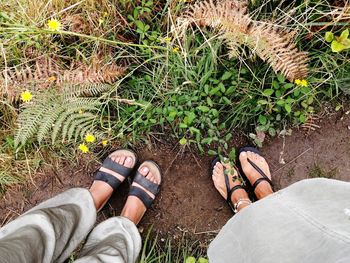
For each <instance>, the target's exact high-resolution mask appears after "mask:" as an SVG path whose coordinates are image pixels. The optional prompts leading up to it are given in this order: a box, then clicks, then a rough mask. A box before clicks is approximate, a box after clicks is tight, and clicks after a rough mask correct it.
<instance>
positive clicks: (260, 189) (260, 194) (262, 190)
mask: <svg viewBox="0 0 350 263" xmlns="http://www.w3.org/2000/svg"><path fill="white" fill-rule="evenodd" d="M248 159H249V160H250V161H251V162H253V163H254V164H256V165H257V166H258V167H259V168H260V169H261V170H262V171H263V172H264V173H265V175H266V176H267V177H268V178H269V179H270V180H271V173H270V169H269V165H268V164H267V162H266V160H265V158H264V157H262V156H260V155H258V154H256V153H254V152H250V151H247V152H242V153H241V154H240V155H239V160H240V162H241V166H242V169H243V172H244V174H245V175H246V176H247V178H248V180H249V182H250V184H251V185H253V184H254V183H255V181H256V180H258V179H259V178H262V177H263V176H262V175H261V174H260V173H259V172H258V171H257V170H256V169H255V168H254V167H253V166H252V165H251V164H250V163H249V161H248ZM254 193H255V195H256V197H257V198H258V199H262V198H264V197H266V196H268V195H270V194H272V193H273V190H272V187H271V185H270V184H269V182H267V181H265V180H264V181H261V182H260V183H259V184H258V185H257V187H256V188H255V191H254Z"/></svg>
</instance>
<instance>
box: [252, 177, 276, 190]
mask: <svg viewBox="0 0 350 263" xmlns="http://www.w3.org/2000/svg"><path fill="white" fill-rule="evenodd" d="M263 181H266V182H268V183H269V184H270V185H271V187H272V184H271V181H270V180H269V179H268V178H264V177H261V178H259V179H257V180H256V181H255V182H254V184H253V185H252V187H253V189H254V191H255V188H256V187H257V186H258V185H259V184H260V183H261V182H263Z"/></svg>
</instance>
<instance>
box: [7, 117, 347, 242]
mask: <svg viewBox="0 0 350 263" xmlns="http://www.w3.org/2000/svg"><path fill="white" fill-rule="evenodd" d="M319 125H320V126H321V128H320V129H318V130H316V131H313V132H311V133H309V134H305V132H304V131H298V130H295V131H293V134H292V135H291V136H287V137H285V138H275V139H273V140H271V141H270V142H268V143H266V144H265V146H264V147H263V148H262V152H263V154H264V155H265V157H266V158H267V160H268V161H269V163H270V166H271V171H272V174H273V181H274V183H275V185H276V188H277V189H281V188H284V187H286V186H288V185H290V184H292V183H294V182H296V181H299V180H302V179H304V178H310V177H328V178H333V179H339V180H343V181H350V162H348V160H349V158H350V141H349V135H350V130H349V126H350V117H349V116H347V115H344V116H340V115H332V116H331V117H330V118H328V119H327V120H323V121H322V122H321V123H319ZM245 143H246V141H245V139H244V138H243V137H242V136H238V138H236V140H235V141H234V142H233V145H234V146H235V147H240V146H242V145H243V144H245ZM135 150H137V152H138V154H139V158H140V159H141V161H142V160H146V159H153V160H155V161H157V162H158V163H159V165H160V167H161V168H162V171H163V185H162V189H161V192H160V194H159V196H158V197H157V200H156V202H155V204H154V205H153V206H152V208H151V209H150V210H149V211H148V212H147V214H146V216H145V218H144V219H143V220H142V222H141V225H140V229H141V230H145V229H148V228H149V227H150V226H151V225H153V230H154V231H157V232H159V235H160V237H162V238H165V239H166V238H172V239H180V238H181V237H182V236H183V234H184V233H186V235H187V237H189V238H191V239H196V240H201V241H202V244H203V245H205V244H206V243H207V242H208V241H210V240H211V239H212V238H213V237H214V236H215V235H216V234H217V232H218V231H219V230H220V228H221V227H222V226H223V225H224V224H225V223H226V222H227V220H228V219H229V218H230V217H231V215H232V214H231V212H230V210H229V209H228V207H227V205H226V204H225V202H224V200H223V199H222V198H221V196H220V195H219V194H218V193H217V191H216V190H215V189H214V187H213V184H212V181H211V177H210V171H209V164H210V161H211V159H212V157H209V156H202V155H198V154H197V153H195V152H192V151H191V150H190V149H181V148H179V147H175V148H171V147H170V146H169V145H167V144H163V143H157V145H156V146H155V145H153V144H150V145H145V146H144V147H143V148H142V149H135ZM282 152H283V153H282ZM282 160H283V161H282ZM98 165H99V164H98V163H97V162H95V161H93V160H89V159H86V158H84V159H83V158H82V159H80V160H77V161H76V160H74V161H71V162H67V161H65V162H64V163H63V166H62V167H64V169H63V168H62V169H56V168H45V170H44V171H43V172H42V173H41V174H40V175H39V176H36V177H35V179H34V182H33V183H28V184H27V185H24V186H19V187H17V188H15V189H11V190H9V191H8V192H7V193H6V194H5V195H4V196H3V198H2V201H1V204H0V211H1V214H0V223H2V225H3V224H5V223H6V222H8V221H10V220H12V219H14V218H15V217H17V216H18V215H19V214H21V213H23V212H24V211H26V210H28V209H30V208H31V207H33V206H35V205H36V204H38V203H40V202H41V201H43V200H46V199H48V198H50V197H52V196H54V195H56V194H57V193H59V192H62V191H63V190H66V189H68V188H71V187H88V186H89V185H90V184H91V182H92V176H93V173H94V171H95V170H96V169H97V168H98ZM129 183H130V182H125V183H124V184H123V185H122V187H121V188H120V189H119V191H118V192H116V193H115V194H114V195H113V197H112V198H111V200H110V202H109V204H108V205H107V206H106V207H105V209H104V210H103V211H102V213H101V214H100V215H99V217H98V221H102V220H104V219H106V218H108V217H110V216H113V215H118V214H119V213H120V211H121V209H122V206H123V204H124V201H125V198H126V196H127V192H128V186H129Z"/></svg>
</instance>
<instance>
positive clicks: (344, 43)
mask: <svg viewBox="0 0 350 263" xmlns="http://www.w3.org/2000/svg"><path fill="white" fill-rule="evenodd" d="M325 40H326V41H327V42H329V43H331V48H332V51H333V52H335V53H338V52H341V51H343V50H346V49H350V39H349V29H345V30H344V31H343V32H342V33H341V34H340V36H339V37H337V36H335V35H334V34H333V33H332V32H330V31H329V32H326V34H325Z"/></svg>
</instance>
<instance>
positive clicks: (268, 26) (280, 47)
mask: <svg viewBox="0 0 350 263" xmlns="http://www.w3.org/2000/svg"><path fill="white" fill-rule="evenodd" d="M190 24H196V25H198V26H209V27H212V28H214V29H216V30H218V31H219V32H220V33H221V37H223V38H224V39H225V40H226V43H227V45H228V48H229V50H230V52H229V55H230V56H231V57H232V56H238V54H239V49H240V48H241V46H242V45H245V46H248V47H249V48H250V49H251V50H252V51H253V52H254V53H256V54H257V55H258V56H259V57H260V58H261V59H262V60H264V61H266V62H268V63H269V64H270V65H271V67H272V68H273V70H274V71H275V72H281V73H282V74H284V75H285V76H286V77H287V78H288V79H289V80H290V81H294V80H295V79H304V78H306V76H307V74H308V65H307V61H308V58H307V53H305V52H299V51H298V49H297V47H296V45H295V43H294V37H295V32H294V31H291V30H286V29H282V28H281V27H278V26H277V25H275V24H273V23H263V22H259V21H254V20H252V19H251V18H250V16H249V15H248V14H247V5H246V2H242V1H237V0H223V1H218V2H216V3H214V1H213V0H207V1H202V2H199V3H196V4H194V5H193V6H191V7H190V8H189V10H188V11H187V12H186V13H185V14H184V16H182V17H180V18H179V19H178V26H179V27H180V28H181V27H182V28H183V29H186V28H187V27H188V26H189V25H190Z"/></svg>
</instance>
